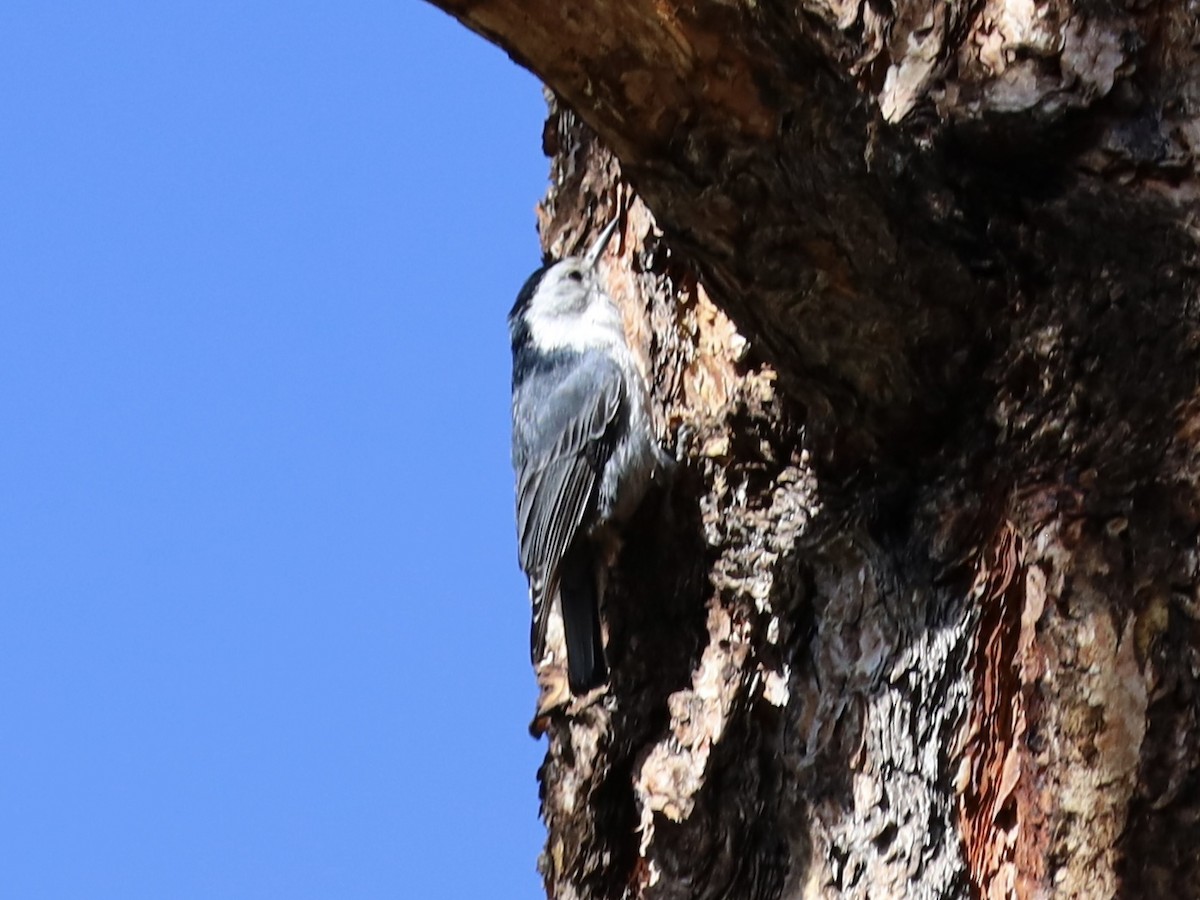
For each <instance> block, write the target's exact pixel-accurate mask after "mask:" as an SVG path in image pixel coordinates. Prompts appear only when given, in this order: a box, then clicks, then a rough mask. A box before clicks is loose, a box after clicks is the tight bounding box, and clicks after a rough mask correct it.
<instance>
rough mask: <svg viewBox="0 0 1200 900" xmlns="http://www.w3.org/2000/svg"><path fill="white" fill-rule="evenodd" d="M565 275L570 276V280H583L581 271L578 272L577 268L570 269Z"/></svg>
mask: <svg viewBox="0 0 1200 900" xmlns="http://www.w3.org/2000/svg"><path fill="white" fill-rule="evenodd" d="M567 277H568V278H570V279H571V280H572V281H583V273H582V272H580V271H579V270H578V269H572V270H571V271H570V272H568V273H567Z"/></svg>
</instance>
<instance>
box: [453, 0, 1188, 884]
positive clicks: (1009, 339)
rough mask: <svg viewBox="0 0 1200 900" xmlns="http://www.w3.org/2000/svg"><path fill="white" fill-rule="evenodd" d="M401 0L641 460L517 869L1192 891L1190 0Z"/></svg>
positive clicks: (555, 877) (724, 879) (580, 878)
mask: <svg viewBox="0 0 1200 900" xmlns="http://www.w3.org/2000/svg"><path fill="white" fill-rule="evenodd" d="M437 3H438V5H439V6H442V7H443V8H445V9H446V10H448V11H449V12H451V13H452V14H453V15H455V16H456V17H458V18H459V19H460V20H461V21H463V22H464V23H465V24H466V25H468V26H469V27H471V28H473V29H475V30H477V31H479V32H480V33H482V34H484V35H485V36H486V37H488V38H489V39H490V40H493V41H495V42H496V43H498V44H500V45H501V46H503V47H505V48H506V49H507V50H508V51H509V52H510V53H511V54H512V55H513V56H514V58H515V59H517V60H518V61H520V62H521V63H523V64H525V65H527V66H528V67H529V68H531V69H532V70H533V71H534V72H536V73H537V74H539V75H540V76H541V77H542V78H543V79H544V80H545V81H546V83H547V84H548V85H549V86H550V88H551V89H552V90H553V91H554V92H555V97H554V98H553V99H552V100H551V104H550V107H551V108H550V116H549V121H548V123H547V127H546V132H545V135H544V141H545V149H546V152H547V153H548V155H549V156H550V157H551V159H552V187H551V189H550V191H549V193H548V195H547V196H546V198H545V199H544V201H543V203H542V207H541V222H540V224H541V233H542V238H543V242H544V245H545V247H546V249H547V250H548V251H549V252H551V253H553V254H555V255H560V254H562V253H565V252H569V251H571V250H573V249H575V248H576V247H578V246H579V245H580V244H581V243H582V242H583V241H584V240H586V238H587V237H589V236H590V235H591V234H594V232H595V230H596V229H597V228H598V227H599V226H600V225H601V224H603V223H604V222H605V221H606V220H607V219H608V218H609V217H610V216H611V215H612V214H613V213H614V212H615V211H618V210H620V211H621V212H622V214H623V216H624V219H623V224H622V229H621V231H620V236H621V243H620V248H619V256H618V257H617V258H618V259H619V262H610V263H609V266H608V274H607V278H608V284H609V286H610V289H611V291H612V293H613V294H614V296H615V297H616V298H617V299H618V301H619V302H620V303H621V305H622V307H623V310H624V312H625V314H626V318H627V324H628V326H629V331H630V334H631V336H632V337H633V338H634V340H635V343H636V344H637V345H638V346H639V347H640V348H641V350H642V351H643V353H644V358H645V364H646V371H647V373H648V375H649V377H650V381H651V384H652V387H653V393H654V398H655V403H656V413H657V415H658V416H659V425H660V428H661V433H662V435H663V440H664V444H665V445H666V446H667V447H669V448H671V449H673V450H674V451H675V453H676V455H677V457H678V458H679V459H680V460H681V464H680V467H679V469H678V471H677V472H676V475H675V478H674V481H673V483H672V485H671V487H670V489H669V490H668V491H667V492H666V493H665V495H664V496H661V497H659V498H657V499H656V500H655V501H652V502H650V503H648V504H647V505H646V507H645V508H644V509H643V511H642V514H641V515H640V516H639V518H638V519H637V520H636V521H635V522H634V523H633V525H632V526H631V527H630V529H629V531H628V533H627V535H626V541H625V549H624V551H623V555H622V557H621V561H620V565H619V567H618V570H617V572H616V575H615V578H614V582H613V584H612V585H611V586H610V589H609V592H608V597H607V602H606V609H605V621H606V627H607V642H608V653H609V658H610V662H611V664H612V669H613V679H612V683H611V686H610V688H609V690H608V692H607V693H606V694H605V695H604V696H602V697H601V698H600V699H599V700H597V701H595V702H593V703H591V704H575V705H574V706H572V707H569V708H567V709H566V711H565V712H562V713H559V714H555V715H554V716H552V717H551V718H550V720H549V722H548V725H547V728H548V734H549V748H548V751H547V756H546V762H545V764H544V766H543V767H542V770H541V773H540V775H541V781H542V801H543V807H542V808H543V815H544V817H545V820H546V824H547V827H548V831H549V833H548V839H547V844H546V850H545V853H544V854H543V857H542V859H541V868H542V872H543V874H544V876H545V881H546V887H547V892H548V894H549V895H550V896H551V897H556V898H563V900H567V898H576V897H578V898H623V897H648V898H651V897H652V898H689V900H691V898H724V897H728V898H800V897H805V898H807V897H861V898H870V900H878V898H885V897H921V898H924V897H928V898H950V897H982V898H1002V897H1085V898H1106V897H1123V898H1140V897H1164V898H1165V897H1171V898H1174V897H1200V549H1198V546H1197V538H1198V534H1200V379H1198V370H1197V361H1198V356H1200V301H1198V296H1197V288H1198V286H1200V267H1198V266H1200V264H1198V254H1197V230H1196V229H1197V227H1198V226H1197V222H1196V216H1197V212H1198V211H1200V205H1198V204H1197V197H1198V195H1200V174H1198V173H1200V164H1198V161H1197V154H1198V152H1200V3H1196V2H1194V0H1191V2H1188V0H1175V2H1163V3H1154V2H1150V0H971V2H963V0H866V2H862V3H859V2H843V0H800V2H798V3H793V4H785V3H779V2H777V0H737V2H728V0H727V2H723V3H717V2H713V0H696V2H694V3H690V4H682V3H676V2H674V0H654V2H651V0H595V2H591V3H580V4H571V3H559V2H551V0H519V2H518V0H437ZM609 258H610V260H611V259H613V258H614V257H612V256H610V257H609Z"/></svg>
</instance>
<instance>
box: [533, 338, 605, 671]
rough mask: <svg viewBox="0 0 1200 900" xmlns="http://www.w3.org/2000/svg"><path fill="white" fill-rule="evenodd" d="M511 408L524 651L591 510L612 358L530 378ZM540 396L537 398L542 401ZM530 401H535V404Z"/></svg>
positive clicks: (536, 636)
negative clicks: (525, 602)
mask: <svg viewBox="0 0 1200 900" xmlns="http://www.w3.org/2000/svg"><path fill="white" fill-rule="evenodd" d="M534 379H543V380H541V386H542V387H547V386H548V385H550V384H553V385H554V387H553V390H550V391H548V395H546V393H547V392H543V391H540V390H537V389H536V385H535V384H530V385H528V386H526V388H523V389H519V390H518V392H517V395H516V397H515V398H514V403H513V420H514V428H513V468H514V470H515V472H516V478H517V543H518V554H519V558H520V562H521V568H522V569H524V570H525V573H526V574H527V575H528V576H529V590H530V597H531V599H532V601H533V626H532V630H531V633H530V652H531V654H532V656H533V661H534V663H537V662H538V660H540V659H541V657H542V655H543V653H544V651H545V643H546V623H547V621H548V619H549V615H550V607H551V605H552V602H553V599H554V595H555V592H556V591H557V590H558V583H559V564H560V563H561V562H562V559H563V556H564V555H565V554H566V552H567V548H568V547H569V546H570V544H571V541H572V540H573V539H574V538H575V535H576V533H577V532H578V531H579V527H580V525H581V524H582V523H583V521H584V520H585V518H586V516H587V515H588V514H589V512H591V511H592V510H594V509H595V507H596V499H597V494H598V492H599V486H600V477H601V474H602V473H603V471H604V465H605V463H606V462H607V461H608V458H609V456H610V455H611V454H612V448H613V445H614V443H615V439H616V434H615V430H616V429H615V424H616V420H617V413H618V411H619V410H620V408H621V403H622V402H623V400H624V380H623V379H622V377H621V371H620V369H619V368H618V367H617V365H616V364H615V363H614V362H612V361H611V360H609V359H607V358H605V357H603V356H600V355H596V356H589V357H585V358H584V359H583V360H582V361H581V362H580V363H578V364H576V365H575V366H574V367H573V371H572V372H571V374H569V375H568V376H567V377H565V378H562V379H561V380H560V379H559V378H556V377H554V376H553V375H552V374H548V375H546V376H534ZM543 396H544V399H543ZM534 398H536V400H535V399H534Z"/></svg>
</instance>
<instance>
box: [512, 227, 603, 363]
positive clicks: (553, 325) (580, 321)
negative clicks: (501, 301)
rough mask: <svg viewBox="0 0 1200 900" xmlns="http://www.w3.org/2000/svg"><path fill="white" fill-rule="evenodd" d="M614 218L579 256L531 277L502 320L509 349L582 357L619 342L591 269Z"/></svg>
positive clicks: (551, 264) (553, 264) (594, 267)
mask: <svg viewBox="0 0 1200 900" xmlns="http://www.w3.org/2000/svg"><path fill="white" fill-rule="evenodd" d="M617 222H618V219H616V218H614V219H613V221H612V222H610V223H609V224H608V225H607V227H605V229H604V231H602V232H601V233H600V236H599V237H597V238H596V240H595V241H594V242H593V244H592V246H591V247H589V248H588V251H587V252H586V253H585V254H583V255H582V256H568V257H565V258H564V259H561V260H559V261H558V262H554V263H550V264H549V265H546V266H543V267H542V268H541V269H539V270H538V271H536V272H534V273H533V274H532V275H531V276H530V277H529V280H528V281H526V282H525V286H524V287H522V288H521V292H520V293H519V294H518V295H517V302H516V303H515V304H514V305H513V308H512V312H510V313H509V314H508V324H509V329H510V331H511V332H512V334H513V339H514V343H516V342H517V340H518V337H520V338H521V339H523V340H527V341H528V342H530V344H532V346H533V348H534V349H536V350H537V351H540V352H542V353H553V352H556V351H584V350H590V349H596V348H602V347H607V346H611V345H612V344H613V343H614V342H616V341H623V340H624V339H625V338H624V329H623V326H622V324H621V314H620V312H619V311H618V310H617V307H616V304H614V303H613V301H612V298H611V297H609V296H608V292H607V291H605V289H604V286H603V285H602V284H601V282H600V277H599V273H598V272H597V270H596V263H597V262H598V261H599V259H600V256H601V255H602V254H603V253H604V248H605V247H606V246H607V244H608V241H609V239H610V238H611V237H612V235H613V233H614V232H615V231H616V228H617Z"/></svg>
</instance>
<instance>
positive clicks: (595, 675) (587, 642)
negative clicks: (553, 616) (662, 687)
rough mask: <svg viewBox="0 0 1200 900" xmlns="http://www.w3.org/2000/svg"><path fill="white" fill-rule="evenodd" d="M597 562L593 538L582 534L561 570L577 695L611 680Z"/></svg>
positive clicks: (564, 616)
mask: <svg viewBox="0 0 1200 900" xmlns="http://www.w3.org/2000/svg"><path fill="white" fill-rule="evenodd" d="M595 565H596V564H595V560H594V556H593V549H592V544H591V541H589V540H587V539H586V538H584V537H582V536H581V537H579V538H577V539H576V540H575V541H574V543H573V544H572V545H571V548H570V549H569V550H568V551H567V553H566V556H564V557H563V561H562V563H561V564H560V566H559V570H558V571H559V582H558V586H559V597H560V598H561V602H562V619H563V633H564V635H565V637H566V642H567V683H568V684H569V685H570V687H571V693H572V694H574V695H576V696H579V695H581V694H586V693H587V692H588V691H590V690H591V689H592V688H595V687H599V686H600V685H602V684H604V682H605V681H607V680H608V666H607V665H606V664H605V661H604V639H603V638H602V637H601V633H600V602H599V601H600V598H599V597H598V596H597V594H596V590H597V584H596V568H595Z"/></svg>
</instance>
